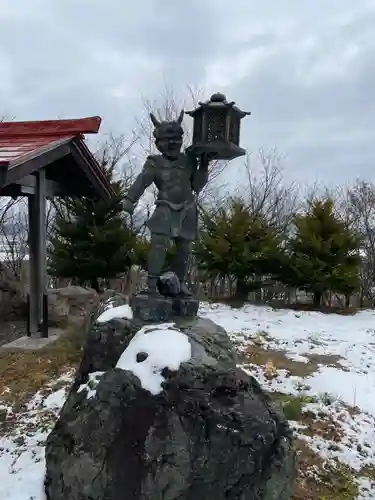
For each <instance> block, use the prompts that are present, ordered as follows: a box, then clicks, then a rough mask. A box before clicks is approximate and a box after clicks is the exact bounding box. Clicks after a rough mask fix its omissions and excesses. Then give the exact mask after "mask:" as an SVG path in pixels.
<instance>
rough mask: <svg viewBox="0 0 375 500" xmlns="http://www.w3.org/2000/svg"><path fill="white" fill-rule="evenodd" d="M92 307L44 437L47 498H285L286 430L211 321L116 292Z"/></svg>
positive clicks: (288, 472) (289, 452)
mask: <svg viewBox="0 0 375 500" xmlns="http://www.w3.org/2000/svg"><path fill="white" fill-rule="evenodd" d="M115 309H116V308H115ZM105 312H106V311H104V313H105ZM103 318H104V320H103ZM99 319H100V321H96V322H94V323H93V324H92V325H91V328H90V329H89V331H88V337H87V343H86V348H85V351H84V358H83V360H82V364H81V366H80V367H79V369H78V371H77V374H76V379H75V383H74V385H73V387H72V389H71V392H70V394H69V396H68V399H67V401H66V403H65V405H64V407H63V409H62V411H61V413H60V416H59V419H58V421H57V423H56V425H55V427H54V429H53V430H52V432H51V434H50V435H49V437H48V439H47V445H46V476H45V493H46V498H47V500H65V499H67V498H69V499H71V500H78V499H79V500H124V499H126V500H128V499H129V500H211V499H212V500H224V499H226V500H228V499H229V500H276V499H277V500H289V499H290V498H291V494H292V487H293V482H294V478H295V476H296V463H295V451H294V449H293V436H292V433H291V430H290V428H289V426H288V423H287V421H286V419H285V418H284V416H283V415H282V414H280V413H279V412H278V410H276V409H275V408H274V407H273V405H272V403H271V400H270V397H269V396H268V395H267V394H266V393H265V392H264V391H263V390H262V388H261V387H260V385H259V383H258V382H257V381H256V380H255V379H254V378H253V377H251V376H248V375H247V374H245V373H244V372H243V371H242V370H241V369H239V368H238V367H237V365H238V360H237V356H236V353H235V351H234V349H233V346H232V344H231V342H230V339H229V337H228V335H227V333H226V332H225V330H224V329H223V328H221V327H219V326H218V325H216V324H215V323H213V322H212V321H210V320H207V319H201V318H199V317H195V318H182V319H180V320H176V321H175V322H174V323H169V324H147V325H145V324H142V322H141V321H140V320H139V319H137V318H132V314H131V310H130V309H129V306H127V304H122V305H119V306H117V309H116V310H115V311H112V313H111V315H110V317H109V316H108V315H107V317H103V315H101V318H99Z"/></svg>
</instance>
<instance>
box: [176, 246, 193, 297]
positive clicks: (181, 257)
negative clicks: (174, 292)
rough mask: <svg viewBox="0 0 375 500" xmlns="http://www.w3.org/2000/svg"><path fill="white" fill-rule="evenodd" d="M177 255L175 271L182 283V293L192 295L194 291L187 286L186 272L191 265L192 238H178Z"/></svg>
mask: <svg viewBox="0 0 375 500" xmlns="http://www.w3.org/2000/svg"><path fill="white" fill-rule="evenodd" d="M174 241H175V245H176V257H175V260H174V265H173V271H174V272H175V273H176V275H177V276H178V278H179V280H180V283H181V295H184V296H191V295H192V293H191V292H190V290H189V289H188V287H187V286H186V283H185V280H186V273H187V269H188V265H189V258H190V254H191V245H192V242H191V241H190V240H185V239H184V238H176V239H175V240H174Z"/></svg>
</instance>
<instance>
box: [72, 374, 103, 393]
mask: <svg viewBox="0 0 375 500" xmlns="http://www.w3.org/2000/svg"><path fill="white" fill-rule="evenodd" d="M103 374H104V372H92V373H89V379H88V381H87V382H86V384H81V385H80V386H79V388H78V391H77V392H82V391H87V395H86V399H91V398H93V397H95V395H96V388H97V387H98V384H99V382H100V378H101V376H102V375H103Z"/></svg>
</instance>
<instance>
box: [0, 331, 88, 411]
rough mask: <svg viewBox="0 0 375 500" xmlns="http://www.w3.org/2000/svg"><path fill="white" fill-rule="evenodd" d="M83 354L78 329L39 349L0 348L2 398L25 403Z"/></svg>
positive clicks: (74, 364)
mask: <svg viewBox="0 0 375 500" xmlns="http://www.w3.org/2000/svg"><path fill="white" fill-rule="evenodd" d="M81 355H82V350H81V341H80V338H79V335H77V333H76V332H75V333H74V332H68V333H66V334H65V335H63V336H62V337H61V338H60V339H59V340H57V341H56V342H55V343H53V344H51V345H49V346H47V347H45V348H43V349H40V350H38V351H14V352H5V351H3V352H0V399H1V401H2V402H4V403H6V404H9V405H11V406H16V407H17V406H18V405H22V404H23V403H25V402H26V401H27V400H28V399H30V397H31V396H32V395H33V394H35V393H36V392H37V391H38V390H39V389H41V388H42V387H43V386H44V385H45V384H46V383H48V382H49V381H50V380H51V379H53V378H56V377H59V376H60V375H62V374H63V373H65V372H66V371H68V370H69V369H72V368H76V367H77V366H78V364H79V362H80V359H81Z"/></svg>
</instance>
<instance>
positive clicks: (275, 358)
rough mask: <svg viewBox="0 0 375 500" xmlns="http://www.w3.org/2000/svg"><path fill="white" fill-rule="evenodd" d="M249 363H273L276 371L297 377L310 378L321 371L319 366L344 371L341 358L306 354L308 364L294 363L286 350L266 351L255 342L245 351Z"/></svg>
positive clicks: (260, 364)
mask: <svg viewBox="0 0 375 500" xmlns="http://www.w3.org/2000/svg"><path fill="white" fill-rule="evenodd" d="M243 354H244V356H245V358H246V360H247V361H249V362H250V363H253V364H255V365H259V366H265V365H267V363H272V365H273V366H274V367H275V369H276V370H285V371H286V372H287V373H288V374H289V375H294V376H296V377H301V378H304V377H308V376H309V375H311V374H312V373H314V372H316V371H317V370H318V369H319V365H325V366H333V367H336V368H340V369H342V366H341V365H340V363H339V362H340V360H341V359H342V358H341V356H337V355H333V354H332V355H323V354H304V357H306V358H308V359H309V362H308V363H303V362H301V361H294V360H293V359H290V358H288V356H287V355H286V351H284V350H281V349H280V350H270V349H266V348H265V347H264V346H263V345H262V343H258V342H254V343H253V344H251V345H249V346H247V348H246V350H245V351H244V353H243Z"/></svg>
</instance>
